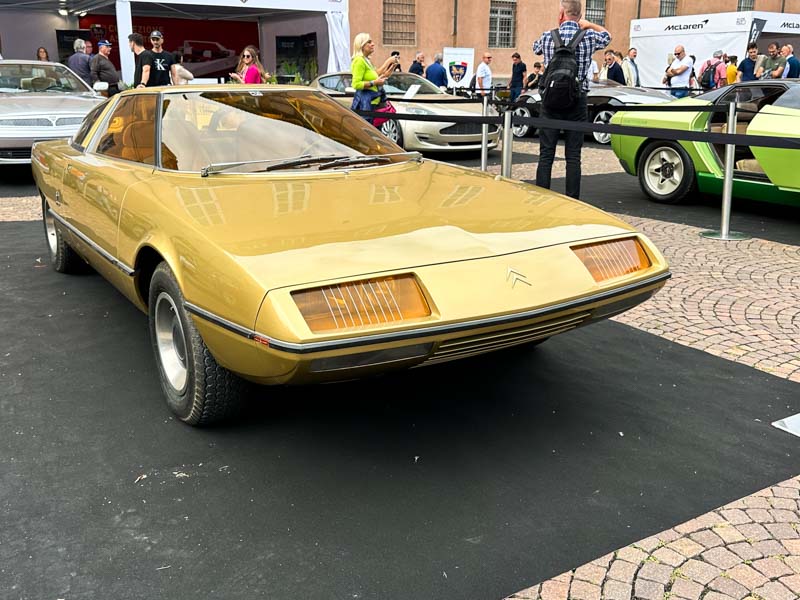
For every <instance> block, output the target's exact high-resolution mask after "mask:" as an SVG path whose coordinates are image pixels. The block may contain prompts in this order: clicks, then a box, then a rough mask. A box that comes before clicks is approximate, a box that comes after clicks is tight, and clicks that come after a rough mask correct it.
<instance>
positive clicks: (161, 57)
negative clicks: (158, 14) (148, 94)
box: [138, 31, 178, 87]
mask: <svg viewBox="0 0 800 600" xmlns="http://www.w3.org/2000/svg"><path fill="white" fill-rule="evenodd" d="M150 43H151V44H152V45H153V50H152V51H150V52H148V53H147V54H146V55H145V54H144V53H143V54H142V57H141V59H142V82H141V83H140V84H139V86H138V87H155V86H159V85H171V84H172V82H173V81H177V79H178V78H177V76H176V74H175V73H174V71H175V57H174V56H173V55H172V53H171V52H164V49H163V46H162V44H163V43H164V36H163V35H161V32H160V31H153V32H152V33H150Z"/></svg>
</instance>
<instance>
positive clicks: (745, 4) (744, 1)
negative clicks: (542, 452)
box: [736, 0, 756, 10]
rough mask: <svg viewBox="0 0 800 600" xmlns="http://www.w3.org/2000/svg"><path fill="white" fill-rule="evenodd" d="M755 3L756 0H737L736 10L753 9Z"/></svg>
mask: <svg viewBox="0 0 800 600" xmlns="http://www.w3.org/2000/svg"><path fill="white" fill-rule="evenodd" d="M755 5H756V0H739V5H738V6H737V7H736V10H753V9H754V8H755Z"/></svg>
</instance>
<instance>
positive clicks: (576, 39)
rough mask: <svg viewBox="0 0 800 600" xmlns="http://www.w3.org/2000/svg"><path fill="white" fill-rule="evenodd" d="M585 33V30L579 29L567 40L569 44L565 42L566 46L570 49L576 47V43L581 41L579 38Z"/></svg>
mask: <svg viewBox="0 0 800 600" xmlns="http://www.w3.org/2000/svg"><path fill="white" fill-rule="evenodd" d="M585 35H586V30H585V29H581V30H580V31H579V32H578V33H576V34H575V35H573V36H572V39H571V40H570V41H569V44H567V48H569V49H570V50H575V48H577V47H578V44H580V43H581V40H582V39H583V36H585Z"/></svg>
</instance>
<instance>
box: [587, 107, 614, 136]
mask: <svg viewBox="0 0 800 600" xmlns="http://www.w3.org/2000/svg"><path fill="white" fill-rule="evenodd" d="M613 116H614V113H613V112H612V111H610V110H601V111H600V112H598V113H597V114H596V115H595V117H594V122H595V123H599V124H601V125H608V124H609V123H610V122H611V117H613ZM592 137H593V138H594V141H595V142H597V143H598V144H610V143H611V134H610V133H600V132H599V131H593V132H592Z"/></svg>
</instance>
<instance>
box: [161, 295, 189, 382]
mask: <svg viewBox="0 0 800 600" xmlns="http://www.w3.org/2000/svg"><path fill="white" fill-rule="evenodd" d="M155 332H156V341H157V347H158V356H159V358H160V362H161V367H162V368H163V370H164V375H165V376H166V378H167V381H168V382H169V384H170V385H171V386H172V388H173V389H174V390H175V391H176V392H177V393H179V394H180V393H182V392H183V390H184V388H185V387H186V380H187V375H188V367H187V364H188V361H187V355H186V336H185V335H184V333H183V325H182V323H181V319H180V316H179V314H178V309H177V308H176V306H175V302H174V301H173V300H172V297H171V296H170V295H169V294H167V293H166V292H161V293H160V294H159V295H158V299H157V300H156V308H155Z"/></svg>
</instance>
